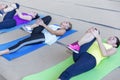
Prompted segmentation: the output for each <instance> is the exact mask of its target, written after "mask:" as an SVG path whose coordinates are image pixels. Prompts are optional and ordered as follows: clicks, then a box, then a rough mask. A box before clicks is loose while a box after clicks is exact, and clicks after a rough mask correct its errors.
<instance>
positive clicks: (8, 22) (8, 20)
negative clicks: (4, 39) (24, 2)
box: [0, 3, 39, 30]
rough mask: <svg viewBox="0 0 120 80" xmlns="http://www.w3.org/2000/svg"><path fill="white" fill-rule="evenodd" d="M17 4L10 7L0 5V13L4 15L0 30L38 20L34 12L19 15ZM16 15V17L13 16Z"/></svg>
mask: <svg viewBox="0 0 120 80" xmlns="http://www.w3.org/2000/svg"><path fill="white" fill-rule="evenodd" d="M18 9H19V4H17V3H15V4H11V5H10V6H7V5H1V6H0V13H1V14H2V15H3V14H4V13H6V15H5V16H4V18H3V21H2V22H0V30H1V29H8V28H12V27H14V26H17V25H20V24H24V23H27V22H29V21H31V20H34V19H37V18H39V16H38V14H37V13H36V12H31V13H21V12H20V11H19V10H18ZM16 13H17V15H15V14H16Z"/></svg>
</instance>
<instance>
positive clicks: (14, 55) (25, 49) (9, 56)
mask: <svg viewBox="0 0 120 80" xmlns="http://www.w3.org/2000/svg"><path fill="white" fill-rule="evenodd" d="M74 32H76V30H70V31H67V32H66V33H65V34H64V35H63V36H61V37H60V38H59V39H62V38H64V37H66V36H68V35H70V34H72V33H74ZM28 36H29V35H28ZM28 36H24V37H22V38H20V39H17V40H14V41H11V42H8V43H5V44H0V50H4V49H7V48H8V47H10V46H12V45H15V44H16V43H17V42H19V41H20V40H22V39H25V38H26V37H28ZM45 45H46V44H45V43H41V44H35V45H29V46H24V47H22V48H21V49H19V50H18V51H16V52H13V53H11V54H5V55H3V57H4V58H5V59H7V60H8V61H11V60H13V59H15V58H18V57H21V56H23V55H25V54H28V53H30V52H32V51H34V50H36V49H38V48H41V47H43V46H45Z"/></svg>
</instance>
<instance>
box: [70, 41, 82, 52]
mask: <svg viewBox="0 0 120 80" xmlns="http://www.w3.org/2000/svg"><path fill="white" fill-rule="evenodd" d="M68 49H70V50H72V51H73V52H75V53H79V50H80V46H79V44H78V41H76V42H74V43H72V44H69V45H68Z"/></svg>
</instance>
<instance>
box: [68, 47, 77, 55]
mask: <svg viewBox="0 0 120 80" xmlns="http://www.w3.org/2000/svg"><path fill="white" fill-rule="evenodd" d="M67 48H68V49H69V50H71V51H73V52H75V53H77V54H78V53H79V52H78V51H76V50H74V49H72V48H70V47H69V46H68V47H67Z"/></svg>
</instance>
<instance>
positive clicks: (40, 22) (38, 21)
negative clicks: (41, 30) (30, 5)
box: [36, 19, 46, 27]
mask: <svg viewBox="0 0 120 80" xmlns="http://www.w3.org/2000/svg"><path fill="white" fill-rule="evenodd" d="M36 24H38V25H41V26H43V27H44V26H46V24H45V23H44V22H43V20H42V19H37V21H36Z"/></svg>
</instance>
